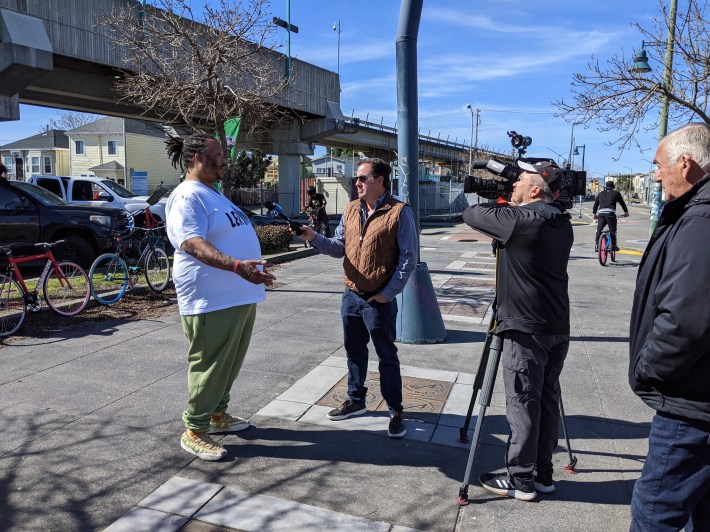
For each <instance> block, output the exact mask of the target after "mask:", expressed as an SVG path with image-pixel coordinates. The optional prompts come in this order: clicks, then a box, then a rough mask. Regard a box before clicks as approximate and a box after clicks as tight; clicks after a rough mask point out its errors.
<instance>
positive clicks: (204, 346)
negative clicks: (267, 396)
mask: <svg viewBox="0 0 710 532" xmlns="http://www.w3.org/2000/svg"><path fill="white" fill-rule="evenodd" d="M180 319H181V321H182V330H183V331H185V336H187V340H188V341H189V342H190V346H189V347H188V350H187V361H188V364H189V366H188V370H187V391H188V395H189V397H188V401H187V410H185V412H183V414H182V420H183V422H184V423H185V428H187V429H189V430H192V431H194V432H204V431H206V430H207V429H208V428H209V426H210V418H211V416H212V414H213V413H215V414H216V413H221V412H224V411H225V410H226V409H227V405H228V404H229V391H230V390H231V388H232V383H233V382H234V380H235V379H236V378H237V375H239V370H240V369H241V367H242V362H243V361H244V357H245V356H246V353H247V349H248V348H249V342H250V341H251V333H252V329H253V328H254V320H255V319H256V304H251V305H241V306H238V307H231V308H227V309H223V310H216V311H214V312H207V313H205V314H196V315H193V316H181V317H180Z"/></svg>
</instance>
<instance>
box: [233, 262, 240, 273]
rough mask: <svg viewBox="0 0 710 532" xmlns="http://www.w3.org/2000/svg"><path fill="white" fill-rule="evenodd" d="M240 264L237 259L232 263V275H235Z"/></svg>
mask: <svg viewBox="0 0 710 532" xmlns="http://www.w3.org/2000/svg"><path fill="white" fill-rule="evenodd" d="M240 262H241V261H240V260H239V259H237V260H235V261H234V270H233V271H234V273H237V268H239V263H240Z"/></svg>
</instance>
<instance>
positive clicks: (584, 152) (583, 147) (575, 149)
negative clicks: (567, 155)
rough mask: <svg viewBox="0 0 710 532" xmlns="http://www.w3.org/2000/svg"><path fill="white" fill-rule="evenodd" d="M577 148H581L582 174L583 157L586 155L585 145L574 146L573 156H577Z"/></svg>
mask: <svg viewBox="0 0 710 532" xmlns="http://www.w3.org/2000/svg"><path fill="white" fill-rule="evenodd" d="M579 148H582V172H584V156H585V154H586V153H587V146H586V144H582V145H580V146H575V147H574V154H575V155H579Z"/></svg>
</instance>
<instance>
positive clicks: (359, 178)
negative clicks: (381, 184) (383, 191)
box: [353, 175, 375, 183]
mask: <svg viewBox="0 0 710 532" xmlns="http://www.w3.org/2000/svg"><path fill="white" fill-rule="evenodd" d="M370 178H372V179H370ZM374 180H375V176H373V175H359V176H355V177H353V181H357V182H359V183H366V182H368V181H374Z"/></svg>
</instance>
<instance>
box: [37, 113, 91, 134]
mask: <svg viewBox="0 0 710 532" xmlns="http://www.w3.org/2000/svg"><path fill="white" fill-rule="evenodd" d="M100 118H103V116H101V115H92V114H89V113H79V112H75V111H68V112H64V113H59V115H57V118H51V119H49V120H48V121H47V122H46V123H44V124H42V125H41V126H40V129H39V132H40V133H44V132H45V131H49V130H51V129H61V130H62V131H69V130H71V129H76V128H78V127H80V126H83V125H86V124H90V123H91V122H95V121H96V120H98V119H100Z"/></svg>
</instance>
